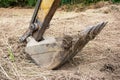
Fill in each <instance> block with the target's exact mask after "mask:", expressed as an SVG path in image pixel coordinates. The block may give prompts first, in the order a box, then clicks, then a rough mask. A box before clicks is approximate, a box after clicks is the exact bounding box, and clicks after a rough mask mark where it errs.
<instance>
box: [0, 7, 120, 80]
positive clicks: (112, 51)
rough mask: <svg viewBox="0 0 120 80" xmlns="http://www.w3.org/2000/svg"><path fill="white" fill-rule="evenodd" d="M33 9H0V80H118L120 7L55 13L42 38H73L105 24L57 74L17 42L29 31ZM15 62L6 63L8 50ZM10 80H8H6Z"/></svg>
mask: <svg viewBox="0 0 120 80" xmlns="http://www.w3.org/2000/svg"><path fill="white" fill-rule="evenodd" d="M32 13H33V9H15V8H14V9H4V8H0V80H9V79H11V80H120V5H109V6H105V7H103V8H100V9H89V10H86V11H84V12H77V13H76V12H64V11H57V12H56V14H55V16H54V18H53V19H52V21H51V24H50V28H49V29H48V30H47V31H46V33H45V35H47V36H55V37H62V36H63V35H65V34H69V35H76V34H78V33H79V32H80V31H81V30H82V29H84V28H86V27H87V26H91V25H94V24H96V23H99V22H101V21H108V24H107V26H106V27H105V28H104V30H103V31H102V32H101V33H100V34H99V36H97V37H96V38H95V40H93V41H91V42H90V43H89V44H88V45H87V46H86V47H85V48H84V49H83V50H82V52H80V53H79V54H78V55H76V57H75V58H73V60H71V61H70V62H69V63H67V64H65V65H64V66H63V67H61V68H60V69H59V70H54V71H52V70H50V71H46V70H42V69H40V68H39V67H38V66H37V65H35V64H34V63H33V61H32V60H31V59H30V57H29V56H28V55H27V54H26V53H25V52H24V47H25V44H24V43H19V40H18V38H19V37H20V36H21V35H22V34H23V33H24V32H25V30H26V29H27V28H28V25H29V22H30V19H31V16H32ZM9 49H11V50H12V52H13V53H14V56H15V61H14V62H11V60H9V54H10V50H9ZM7 78H9V79H7Z"/></svg>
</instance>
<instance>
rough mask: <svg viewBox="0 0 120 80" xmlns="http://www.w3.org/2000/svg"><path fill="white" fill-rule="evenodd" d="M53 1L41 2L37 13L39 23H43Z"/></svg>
mask: <svg viewBox="0 0 120 80" xmlns="http://www.w3.org/2000/svg"><path fill="white" fill-rule="evenodd" d="M53 2H54V0H42V3H41V6H40V10H39V12H38V18H39V20H40V21H42V22H43V21H44V18H45V16H46V15H47V14H48V12H49V10H50V8H51V6H52V4H53Z"/></svg>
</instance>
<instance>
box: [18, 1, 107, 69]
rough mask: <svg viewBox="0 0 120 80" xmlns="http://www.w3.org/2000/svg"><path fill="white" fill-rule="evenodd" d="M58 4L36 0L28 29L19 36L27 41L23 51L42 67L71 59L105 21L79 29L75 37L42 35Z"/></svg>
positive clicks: (59, 63)
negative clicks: (59, 37) (60, 37)
mask: <svg viewBox="0 0 120 80" xmlns="http://www.w3.org/2000/svg"><path fill="white" fill-rule="evenodd" d="M59 4H60V0H38V2H37V4H36V8H35V11H34V14H33V17H32V20H31V23H30V26H29V29H28V30H27V31H26V32H25V33H24V34H23V36H22V37H20V41H21V42H24V41H27V45H26V48H25V52H26V53H28V54H29V55H30V56H31V58H32V59H33V60H34V62H35V63H36V64H37V65H38V66H40V67H41V68H44V69H56V68H58V67H60V66H62V65H63V64H65V63H66V62H67V61H68V60H70V59H72V58H73V57H74V56H75V55H76V54H77V53H78V52H80V51H81V50H82V49H83V48H84V46H85V45H86V44H87V43H88V42H89V41H91V40H93V39H94V38H95V37H96V35H98V33H100V31H101V30H102V29H103V28H104V27H105V25H106V24H107V22H102V23H99V24H97V25H95V26H92V27H90V28H87V29H86V30H83V31H81V33H80V35H79V36H78V37H77V39H74V37H72V36H69V35H66V36H64V37H63V38H62V39H56V38H54V37H46V36H43V34H44V32H45V31H46V29H48V28H49V23H50V21H51V19H52V17H53V15H54V13H55V11H56V9H57V7H58V6H59Z"/></svg>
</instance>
